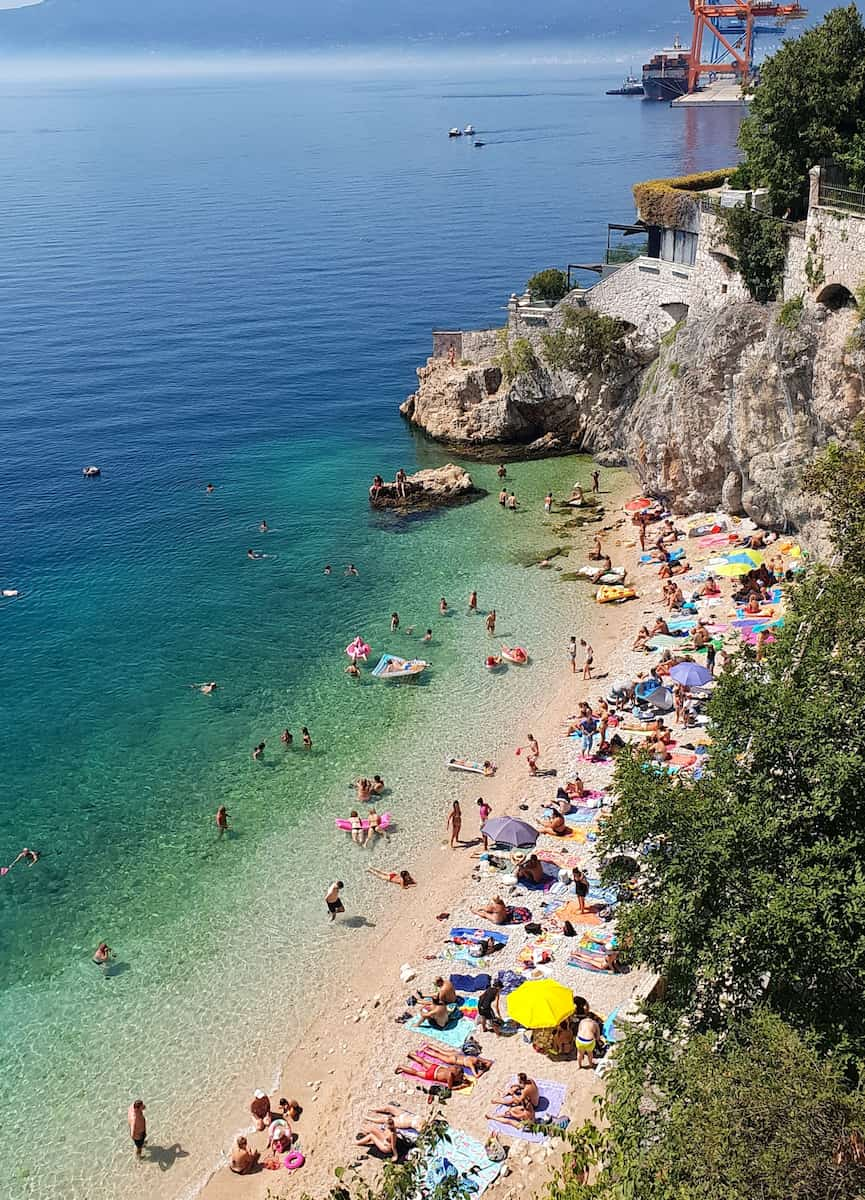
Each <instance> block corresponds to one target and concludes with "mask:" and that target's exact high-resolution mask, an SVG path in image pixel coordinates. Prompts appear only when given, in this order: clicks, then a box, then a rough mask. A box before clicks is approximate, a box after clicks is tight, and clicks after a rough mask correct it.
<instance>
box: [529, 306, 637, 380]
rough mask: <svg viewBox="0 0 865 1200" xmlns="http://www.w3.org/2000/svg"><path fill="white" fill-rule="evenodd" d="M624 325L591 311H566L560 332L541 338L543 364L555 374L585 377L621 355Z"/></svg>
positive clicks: (621, 322) (614, 318)
mask: <svg viewBox="0 0 865 1200" xmlns="http://www.w3.org/2000/svg"><path fill="white" fill-rule="evenodd" d="M627 329H628V327H627V325H626V324H625V322H624V321H620V320H619V319H618V317H608V316H606V315H604V314H603V313H599V312H596V311H595V310H594V309H592V308H574V307H573V306H569V307H566V308H565V310H564V313H563V316H562V328H561V329H558V330H556V331H555V332H554V333H545V334H544V335H543V337H542V338H541V341H542V344H543V348H544V353H543V356H544V360H545V362H546V363H547V365H548V366H550V367H552V368H553V370H556V371H575V372H581V373H585V374H588V373H590V372H592V371H597V370H600V368H601V367H603V366H604V365H605V364H606V363H607V362H609V361H610V359H612V358H614V357H615V356H616V355H618V354H620V353H621V351H622V348H623V347H622V343H623V340H624V337H625V334H626V333H627Z"/></svg>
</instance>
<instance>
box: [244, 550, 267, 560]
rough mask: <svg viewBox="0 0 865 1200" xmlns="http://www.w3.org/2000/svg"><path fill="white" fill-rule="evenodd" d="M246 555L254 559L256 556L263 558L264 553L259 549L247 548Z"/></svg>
mask: <svg viewBox="0 0 865 1200" xmlns="http://www.w3.org/2000/svg"><path fill="white" fill-rule="evenodd" d="M246 557H247V558H252V559H256V558H264V555H263V554H262V553H261V552H260V551H259V550H247V552H246Z"/></svg>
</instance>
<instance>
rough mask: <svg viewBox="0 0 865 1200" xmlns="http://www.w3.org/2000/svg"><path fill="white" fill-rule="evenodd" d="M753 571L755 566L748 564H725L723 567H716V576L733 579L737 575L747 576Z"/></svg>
mask: <svg viewBox="0 0 865 1200" xmlns="http://www.w3.org/2000/svg"><path fill="white" fill-rule="evenodd" d="M753 570H754V567H753V564H752V565H750V566H749V565H748V563H724V565H723V567H715V574H716V575H723V576H724V577H725V578H727V579H732V578H733V577H734V576H736V575H747V574H748V572H749V571H753Z"/></svg>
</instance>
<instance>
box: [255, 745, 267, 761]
mask: <svg viewBox="0 0 865 1200" xmlns="http://www.w3.org/2000/svg"><path fill="white" fill-rule="evenodd" d="M266 745H267V743H266V742H259V743H258V745H257V746H255V747H254V748H253V751H252V757H253V759H254V760H255V761H256V762H258V761H259V760H260V759H262V758H264V747H265V746H266Z"/></svg>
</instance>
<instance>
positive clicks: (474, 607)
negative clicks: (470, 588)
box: [469, 592, 478, 612]
mask: <svg viewBox="0 0 865 1200" xmlns="http://www.w3.org/2000/svg"><path fill="white" fill-rule="evenodd" d="M477 611H478V594H477V592H472V594H471V595H470V596H469V612H477Z"/></svg>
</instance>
